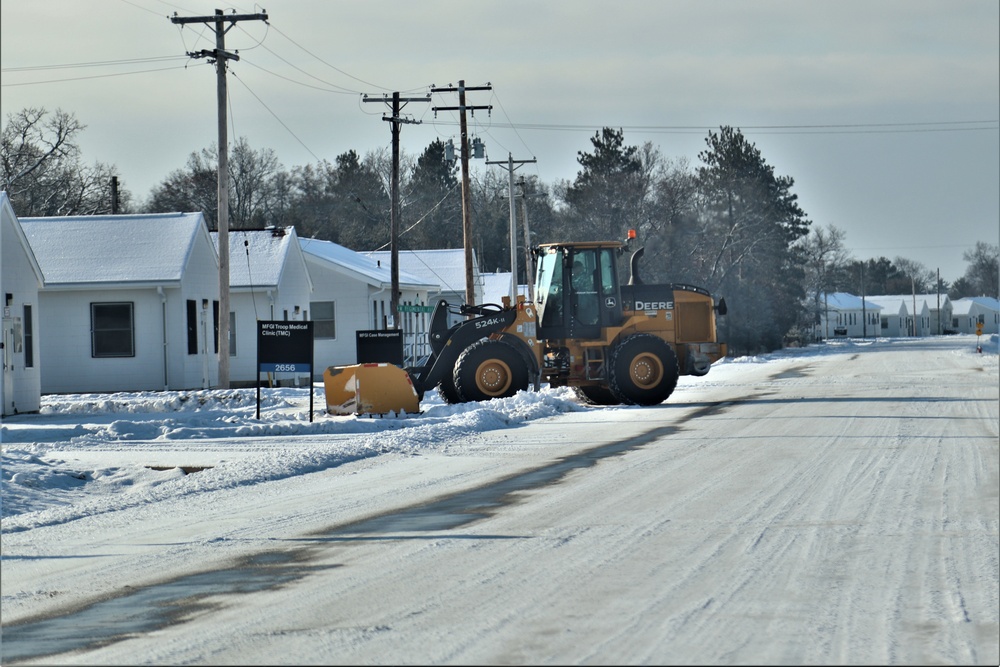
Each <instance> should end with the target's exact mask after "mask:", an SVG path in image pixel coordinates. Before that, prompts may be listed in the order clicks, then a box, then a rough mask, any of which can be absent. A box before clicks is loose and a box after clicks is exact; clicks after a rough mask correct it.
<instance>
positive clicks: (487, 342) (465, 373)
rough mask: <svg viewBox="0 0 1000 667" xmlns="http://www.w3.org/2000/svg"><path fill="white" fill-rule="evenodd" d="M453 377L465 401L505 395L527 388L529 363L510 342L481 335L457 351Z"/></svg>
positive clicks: (459, 393) (486, 399)
mask: <svg viewBox="0 0 1000 667" xmlns="http://www.w3.org/2000/svg"><path fill="white" fill-rule="evenodd" d="M454 381H455V389H456V391H457V392H458V395H459V396H460V397H461V398H462V400H464V401H488V400H490V399H491V398H506V397H508V396H513V395H514V394H516V393H517V392H518V391H520V390H522V389H527V388H528V365H527V363H525V361H524V358H523V357H522V356H521V355H520V353H519V352H518V351H517V350H516V349H515V348H514V347H513V346H512V345H511V344H510V343H508V342H506V341H502V340H494V339H491V338H483V339H481V340H478V341H476V342H475V343H473V344H472V345H470V346H469V347H467V348H466V349H465V350H464V351H463V352H462V354H461V355H459V357H458V361H457V362H456V363H455V372H454Z"/></svg>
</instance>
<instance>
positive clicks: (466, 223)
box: [431, 79, 493, 304]
mask: <svg viewBox="0 0 1000 667" xmlns="http://www.w3.org/2000/svg"><path fill="white" fill-rule="evenodd" d="M469 90H493V86H491V85H490V84H486V85H485V86H469V87H466V85H465V80H464V79H463V80H461V81H459V82H458V88H453V87H451V86H449V87H447V88H436V87H434V86H431V92H432V93H453V92H458V106H457V107H434V114H435V116H436V115H437V112H438V111H458V112H459V128H460V130H461V134H462V238H463V242H464V245H465V302H466V303H469V304H472V303H475V302H476V283H475V277H474V276H473V273H472V191H471V189H470V187H469V132H468V128H467V125H466V120H465V112H466V110H469V111H471V112H472V113H473V115H475V112H476V109H486V110H487V111H490V110H492V109H493V106H492V105H485V106H466V104H465V93H466V91H469Z"/></svg>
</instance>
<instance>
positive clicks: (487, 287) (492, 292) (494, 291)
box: [480, 271, 528, 305]
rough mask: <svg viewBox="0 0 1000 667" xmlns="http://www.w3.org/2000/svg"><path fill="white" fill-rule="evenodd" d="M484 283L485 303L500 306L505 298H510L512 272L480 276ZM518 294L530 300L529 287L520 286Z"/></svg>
mask: <svg viewBox="0 0 1000 667" xmlns="http://www.w3.org/2000/svg"><path fill="white" fill-rule="evenodd" d="M480 276H481V278H482V281H483V303H495V304H497V305H500V304H502V303H503V298H504V297H505V296H506V297H509V296H510V271H498V272H496V273H482V274H480ZM517 293H518V294H521V295H523V296H524V298H525V299H527V298H528V286H527V285H518V286H517Z"/></svg>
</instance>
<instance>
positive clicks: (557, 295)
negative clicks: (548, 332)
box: [535, 252, 563, 327]
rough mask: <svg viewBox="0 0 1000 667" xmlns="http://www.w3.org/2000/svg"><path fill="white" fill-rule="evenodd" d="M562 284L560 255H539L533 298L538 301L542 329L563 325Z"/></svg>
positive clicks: (555, 253) (554, 253)
mask: <svg viewBox="0 0 1000 667" xmlns="http://www.w3.org/2000/svg"><path fill="white" fill-rule="evenodd" d="M562 283H563V270H562V253H559V252H547V253H545V254H543V255H541V256H540V257H539V258H538V272H537V276H536V280H535V286H536V290H535V298H536V299H537V300H538V312H539V314H540V315H541V324H542V326H543V327H557V326H561V325H562V324H563V308H562V299H563V297H562Z"/></svg>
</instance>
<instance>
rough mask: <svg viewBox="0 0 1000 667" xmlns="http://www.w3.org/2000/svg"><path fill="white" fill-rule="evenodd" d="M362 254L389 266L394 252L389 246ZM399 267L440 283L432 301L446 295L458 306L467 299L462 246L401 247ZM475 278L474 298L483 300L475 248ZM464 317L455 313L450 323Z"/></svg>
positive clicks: (427, 280)
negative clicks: (439, 248)
mask: <svg viewBox="0 0 1000 667" xmlns="http://www.w3.org/2000/svg"><path fill="white" fill-rule="evenodd" d="M362 254H363V255H365V256H367V257H371V258H372V259H374V260H375V261H376V262H377V264H378V265H379V266H384V267H388V266H389V262H390V260H391V253H390V252H389V251H388V250H379V251H376V252H366V253H362ZM399 270H400V271H406V273H408V274H410V275H412V276H416V277H417V278H419V279H420V280H421V281H423V282H424V283H429V284H435V285H440V289H439V291H438V292H436V293H434V294H430V295H428V301H429V303H430V304H431V305H434V304H436V303H437V302H438V301H439V300H440V299H444V300H445V301H447V302H448V303H450V304H451V305H453V306H455V307H456V308H457V307H458V306H460V305H462V304H464V303H465V302H466V298H465V286H466V276H465V250H464V249H463V248H458V249H441V250H400V251H399ZM472 281H473V292H474V294H475V297H476V298H475V301H476V303H477V304H479V303H483V282H482V277H481V275H480V272H479V263H478V261H477V260H476V253H475V251H473V253H472ZM464 319H465V318H464V317H462V316H461V315H457V314H454V313H452V314H451V315H450V316H449V319H448V324H449V326H453V325H455V324H457V323H458V322H461V321H463V320H464Z"/></svg>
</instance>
